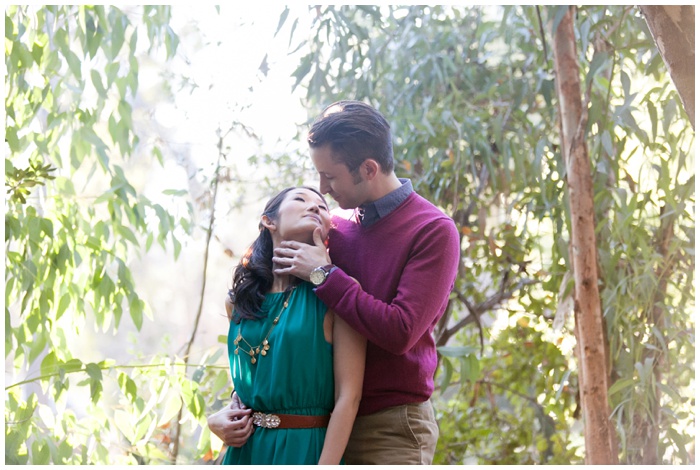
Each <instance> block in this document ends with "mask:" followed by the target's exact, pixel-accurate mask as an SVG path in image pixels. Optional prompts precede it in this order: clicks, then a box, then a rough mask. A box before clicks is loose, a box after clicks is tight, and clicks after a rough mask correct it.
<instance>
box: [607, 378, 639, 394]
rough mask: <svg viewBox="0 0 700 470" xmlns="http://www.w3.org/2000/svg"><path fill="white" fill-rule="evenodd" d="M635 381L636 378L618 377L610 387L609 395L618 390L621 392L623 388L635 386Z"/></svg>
mask: <svg viewBox="0 0 700 470" xmlns="http://www.w3.org/2000/svg"><path fill="white" fill-rule="evenodd" d="M634 384H635V381H634V379H629V378H628V379H625V378H622V379H618V380H617V381H616V382H615V383H614V384H613V385H612V386H611V387H610V388H609V389H608V396H613V395H614V394H616V393H617V392H620V391H622V390H625V389H627V388H631V387H634Z"/></svg>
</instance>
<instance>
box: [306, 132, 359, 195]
mask: <svg viewBox="0 0 700 470" xmlns="http://www.w3.org/2000/svg"><path fill="white" fill-rule="evenodd" d="M310 153H311V160H312V161H313V163H314V166H315V167H316V171H318V175H319V177H320V178H321V183H320V185H319V190H320V191H321V193H323V194H330V196H331V197H332V198H333V199H335V201H336V202H337V203H338V205H339V206H340V207H341V209H354V208H355V207H358V206H359V205H361V204H364V203H365V202H367V200H368V194H369V193H368V187H367V184H368V183H367V181H366V180H365V179H364V178H363V177H362V172H361V171H360V172H359V173H355V174H353V173H350V170H348V167H347V166H346V165H345V164H344V163H338V162H336V161H335V160H333V157H332V151H331V147H330V145H324V146H322V147H314V148H311V151H310Z"/></svg>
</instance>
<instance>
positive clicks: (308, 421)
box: [252, 411, 331, 429]
mask: <svg viewBox="0 0 700 470" xmlns="http://www.w3.org/2000/svg"><path fill="white" fill-rule="evenodd" d="M252 417H253V424H254V425H255V426H258V427H261V428H272V429H291V428H295V429H307V428H326V427H328V423H329V421H330V420H331V415H324V416H305V415H283V414H266V413H262V412H260V411H254V412H253V414H252Z"/></svg>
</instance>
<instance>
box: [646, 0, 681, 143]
mask: <svg viewBox="0 0 700 470" xmlns="http://www.w3.org/2000/svg"><path fill="white" fill-rule="evenodd" d="M639 8H640V10H641V11H642V13H643V14H644V18H646V20H647V25H648V26H649V31H650V32H651V35H652V37H653V38H654V42H655V43H656V47H658V49H659V52H660V53H661V57H662V58H663V59H664V63H665V64H666V68H668V71H669V73H670V74H671V80H673V84H674V85H676V90H678V94H679V95H680V97H681V101H682V102H683V107H684V108H685V112H686V113H687V114H688V117H689V118H690V124H691V125H692V126H693V129H695V6H694V5H640V7H639Z"/></svg>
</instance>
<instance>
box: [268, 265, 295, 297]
mask: <svg viewBox="0 0 700 470" xmlns="http://www.w3.org/2000/svg"><path fill="white" fill-rule="evenodd" d="M273 269H274V268H273ZM294 284H296V277H294V276H290V275H288V274H283V275H277V274H275V275H274V277H273V278H272V287H271V288H270V292H273V293H274V292H284V291H286V290H287V289H288V288H289V287H290V286H292V285H294Z"/></svg>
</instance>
